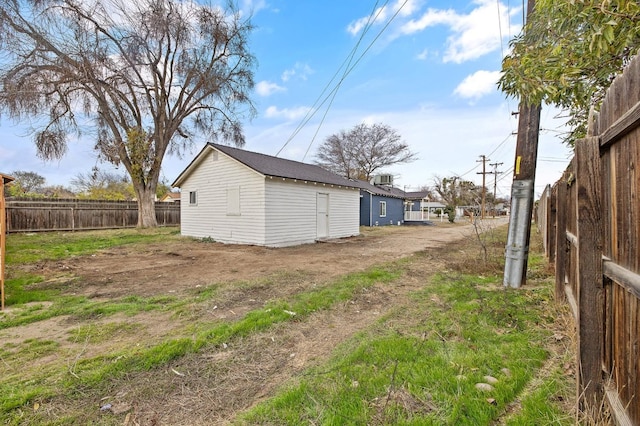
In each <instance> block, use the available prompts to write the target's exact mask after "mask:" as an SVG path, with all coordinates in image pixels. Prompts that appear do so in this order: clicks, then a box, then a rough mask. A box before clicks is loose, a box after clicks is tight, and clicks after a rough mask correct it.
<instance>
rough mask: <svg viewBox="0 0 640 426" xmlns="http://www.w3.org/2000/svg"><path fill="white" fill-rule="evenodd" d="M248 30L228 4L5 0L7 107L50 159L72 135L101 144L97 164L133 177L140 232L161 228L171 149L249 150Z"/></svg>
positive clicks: (0, 40)
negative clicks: (163, 175)
mask: <svg viewBox="0 0 640 426" xmlns="http://www.w3.org/2000/svg"><path fill="white" fill-rule="evenodd" d="M251 29H252V26H251V25H250V24H249V22H248V21H244V20H242V19H241V17H240V14H239V12H238V11H236V10H235V9H233V7H232V6H228V7H227V8H226V9H222V8H219V7H217V6H213V5H208V6H203V5H201V4H199V3H196V2H190V1H182V0H135V1H129V0H83V1H77V0H38V1H36V0H3V1H2V2H0V53H2V54H3V67H2V69H1V70H0V111H4V112H7V113H8V114H9V116H10V117H12V118H14V119H15V120H17V121H21V120H26V119H33V118H36V121H35V122H36V123H37V126H36V131H35V132H34V141H35V143H36V146H37V149H38V153H39V154H38V155H39V156H40V157H41V158H44V159H57V158H60V157H62V156H63V155H64V154H65V152H66V147H67V139H68V137H69V136H71V135H75V136H79V135H80V136H81V135H83V134H90V135H92V136H94V137H95V140H96V142H95V149H96V151H97V153H98V156H99V158H100V159H101V160H104V161H107V162H110V163H113V164H115V165H119V164H122V165H124V167H125V168H126V170H127V172H128V174H129V175H130V176H131V181H132V183H133V187H134V190H135V193H136V197H137V200H138V209H139V215H138V226H155V225H156V219H155V204H154V195H155V192H156V187H157V185H158V180H159V175H160V169H161V165H162V161H163V159H164V157H165V155H166V154H167V153H169V154H178V155H180V154H181V153H182V152H184V150H185V149H186V148H188V147H190V146H191V144H192V143H193V137H194V136H195V135H196V134H206V135H207V136H208V137H209V138H211V139H213V140H220V139H221V140H224V141H225V142H233V143H235V144H236V145H238V146H241V145H243V144H244V137H243V135H242V126H241V119H243V118H245V117H252V116H253V115H254V114H255V109H254V107H253V104H252V103H251V101H250V99H249V97H248V92H249V90H250V89H252V88H253V84H254V82H253V67H254V62H255V59H254V57H253V56H252V55H251V54H250V53H249V52H248V50H247V37H248V34H249V32H250V31H251Z"/></svg>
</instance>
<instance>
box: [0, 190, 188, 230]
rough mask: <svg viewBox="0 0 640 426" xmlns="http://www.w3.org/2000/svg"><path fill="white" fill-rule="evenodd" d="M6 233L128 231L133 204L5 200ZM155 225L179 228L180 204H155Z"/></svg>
mask: <svg viewBox="0 0 640 426" xmlns="http://www.w3.org/2000/svg"><path fill="white" fill-rule="evenodd" d="M6 216H7V218H6V220H7V231H8V232H38V231H79V230H89V229H107V228H132V227H135V226H136V225H137V223H138V205H137V203H136V202H135V201H105V200H78V199H40V198H8V199H7V201H6ZM156 220H157V221H158V225H160V226H167V225H179V224H180V204H178V203H175V204H174V203H161V202H156Z"/></svg>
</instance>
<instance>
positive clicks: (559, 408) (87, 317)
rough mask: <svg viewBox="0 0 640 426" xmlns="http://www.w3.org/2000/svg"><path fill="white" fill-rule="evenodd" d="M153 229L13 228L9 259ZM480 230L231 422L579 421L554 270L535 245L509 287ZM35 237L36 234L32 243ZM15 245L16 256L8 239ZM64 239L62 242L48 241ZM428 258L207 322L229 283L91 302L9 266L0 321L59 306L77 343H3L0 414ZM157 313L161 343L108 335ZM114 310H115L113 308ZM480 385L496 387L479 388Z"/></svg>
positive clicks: (94, 384)
mask: <svg viewBox="0 0 640 426" xmlns="http://www.w3.org/2000/svg"><path fill="white" fill-rule="evenodd" d="M154 231H156V232H157V233H158V234H157V235H156V234H154V232H153V231H150V230H145V231H137V230H127V231H122V232H123V234H120V232H121V231H117V232H115V234H117V235H118V236H117V237H110V236H108V235H102V234H96V235H94V236H89V237H87V236H83V235H80V233H78V234H71V235H70V236H67V235H62V236H60V239H62V243H60V239H58V238H55V237H53V236H51V235H49V236H46V235H44V234H36V235H33V236H32V235H29V236H26V235H25V236H22V238H23V239H26V240H28V243H26V242H24V243H23V242H19V241H18V240H19V238H17V236H10V237H12V238H14V237H15V238H16V240H15V241H14V242H13V243H12V246H13V247H12V250H14V251H13V253H12V256H13V257H12V262H13V263H12V265H14V266H18V265H23V264H28V263H34V262H39V261H41V260H45V259H60V258H64V257H67V256H74V255H77V254H80V253H83V254H88V253H92V252H93V251H95V250H99V249H103V248H107V247H113V246H116V245H121V244H133V243H141V244H142V243H145V242H157V241H166V240H171V239H173V238H174V235H175V232H176V231H175V230H172V229H158V230H154ZM107 234H108V233H107ZM483 235H484V236H483V237H482V238H484V240H482V239H481V238H480V237H479V238H478V239H477V241H476V240H474V241H467V242H466V243H465V244H462V245H460V246H457V245H456V246H452V248H451V249H450V250H449V251H448V252H446V253H445V255H446V256H447V265H446V268H445V269H443V270H442V271H441V272H440V273H438V274H435V275H433V276H428V277H424V286H423V288H422V290H420V291H416V292H414V293H413V294H411V295H410V300H409V301H408V302H406V303H404V304H401V305H396V306H394V307H392V309H391V310H390V311H389V312H387V313H386V314H385V315H384V316H382V317H381V318H380V319H379V320H378V321H377V322H376V323H375V324H373V325H372V326H371V327H369V328H368V329H366V330H364V331H363V332H361V333H360V334H358V335H357V336H355V337H354V338H352V339H350V340H348V341H346V342H343V343H342V344H341V345H339V346H338V347H337V348H336V349H335V351H334V353H333V355H332V356H331V358H330V359H329V360H327V361H326V362H325V363H323V364H322V365H320V366H317V367H314V368H312V369H309V370H306V371H304V372H303V373H302V374H301V375H300V376H299V377H297V378H296V379H295V380H293V381H292V382H290V383H286V384H284V385H283V386H282V388H281V389H280V391H279V392H277V393H276V394H275V395H273V396H272V397H271V398H269V399H266V400H264V401H263V402H262V403H261V404H259V405H257V406H255V407H254V408H252V409H250V410H248V411H246V412H244V413H241V414H240V416H239V417H238V418H237V419H236V421H235V423H237V424H251V425H253V424H264V425H276V424H277V425H287V424H291V425H298V424H323V425H343V424H353V425H356V424H357V425H359V424H371V425H386V424H399V425H478V424H509V425H528V424H531V425H534V424H557V425H565V424H566V425H568V424H573V418H572V416H571V413H570V412H568V410H567V407H566V405H567V401H570V400H571V396H570V395H571V393H572V392H573V391H574V388H573V387H572V385H571V382H570V380H568V379H567V376H566V372H565V371H563V364H562V363H558V362H556V360H554V357H558V356H559V355H557V354H555V353H554V348H553V345H552V343H553V342H554V339H553V338H552V337H551V336H552V334H553V330H554V327H557V324H556V319H557V317H558V311H557V307H555V304H554V303H553V301H552V299H551V298H552V283H553V280H552V279H551V277H550V276H549V271H548V268H547V267H546V262H545V261H544V257H543V256H542V255H540V254H539V252H536V250H539V247H536V246H535V245H533V246H532V254H531V257H530V262H529V267H530V269H531V271H530V274H529V276H530V277H531V280H530V283H529V284H530V285H528V286H526V287H524V288H522V289H520V290H513V289H508V288H507V289H505V288H504V287H503V286H502V278H501V275H500V272H501V268H502V265H501V264H500V261H501V260H502V258H501V256H500V255H498V254H496V253H497V251H502V250H503V249H504V239H505V236H504V233H502V234H500V233H495V232H494V233H491V234H487V235H485V234H483ZM32 237H36V238H37V239H39V240H36V239H34V240H30V239H31V238H32ZM66 238H68V240H66ZM73 238H76V240H73ZM91 240H96V241H91ZM97 240H99V241H100V242H99V241H97ZM480 242H482V243H483V244H484V248H483V249H482V250H478V244H479V243H480ZM21 244H22V247H24V249H25V250H26V253H24V254H23V253H21V252H20V253H19V251H20V250H19V249H15V248H16V247H17V246H20V245H21ZM58 244H59V245H60V246H61V247H57V248H56V247H54V246H56V245H58ZM485 249H486V250H485ZM428 261H429V259H428V256H426V255H419V254H418V255H414V256H411V257H408V258H405V259H401V260H399V261H395V262H392V263H385V264H381V265H378V266H375V267H372V268H370V269H368V270H366V271H363V272H358V273H352V274H348V275H345V276H342V277H339V278H337V279H335V280H332V281H329V282H322V283H321V285H319V286H317V287H314V288H312V289H311V290H304V291H303V290H300V292H298V293H295V294H290V295H289V296H287V297H285V298H282V299H279V300H272V301H270V302H269V303H268V304H267V305H266V306H263V307H260V308H259V309H254V310H252V311H249V312H247V313H246V314H245V315H244V316H242V317H241V318H239V319H236V320H215V321H203V320H201V319H200V318H199V317H198V315H197V313H198V312H206V310H207V309H208V308H209V307H210V305H209V303H210V302H211V300H213V299H214V298H215V297H217V296H218V295H219V294H220V290H221V287H223V285H216V286H210V287H202V288H198V289H195V290H193V291H191V292H188V293H185V294H181V295H179V296H161V297H140V296H129V297H123V298H120V299H115V300H111V301H96V300H91V299H88V298H85V297H77V296H68V295H62V293H61V292H60V291H59V290H41V289H38V283H39V282H41V281H42V280H43V278H42V277H39V276H37V275H30V274H28V273H23V272H20V271H21V270H20V269H19V268H18V269H15V268H14V271H15V270H17V271H18V272H14V276H13V277H11V279H10V280H9V281H8V283H7V284H8V287H9V290H10V299H8V300H11V304H12V312H11V314H10V315H5V316H3V317H1V318H0V330H2V329H5V330H6V329H10V328H12V327H16V326H19V325H28V324H32V323H36V322H38V321H43V320H46V319H50V318H55V317H63V316H65V318H66V319H65V320H67V321H72V322H74V323H77V324H78V326H77V327H75V328H73V329H72V331H71V332H70V333H69V335H68V337H67V341H63V346H64V345H73V344H75V345H76V347H74V349H73V350H72V351H70V350H69V349H68V348H67V349H65V348H62V347H61V345H60V343H56V342H54V341H50V340H44V339H41V340H37V339H32V340H27V341H24V342H22V343H21V344H19V345H18V344H7V345H5V346H4V347H3V348H2V350H0V363H1V362H4V363H6V365H7V366H10V367H11V368H10V369H8V370H7V371H8V373H7V374H5V375H3V376H2V378H0V395H1V396H0V422H2V423H3V424H22V423H24V422H27V423H31V424H41V423H38V422H37V416H36V415H35V414H34V413H35V411H36V410H35V409H34V407H35V405H36V404H39V403H40V402H43V401H47V400H49V399H51V398H53V397H55V398H63V399H64V398H69V399H73V398H77V396H78V395H90V396H92V397H94V398H95V397H96V396H97V395H105V394H108V393H109V392H111V391H112V386H113V383H114V381H116V380H120V379H122V378H124V377H127V375H128V374H132V373H135V372H140V371H150V370H151V371H158V372H161V371H163V369H166V368H167V366H168V365H170V364H171V363H172V362H173V361H175V360H176V359H179V358H181V357H184V356H185V355H188V354H193V353H198V352H201V351H206V350H209V349H211V348H212V347H216V346H221V345H224V344H226V343H231V342H233V341H234V340H235V339H242V338H245V337H247V336H251V335H253V334H256V333H260V332H263V331H265V330H269V329H270V328H272V327H274V326H275V325H277V324H282V323H285V322H298V321H305V320H306V319H307V317H309V316H310V315H311V314H313V313H314V312H318V311H321V310H326V309H330V308H332V307H335V306H337V305H339V304H340V303H344V302H346V301H349V300H352V299H353V298H355V297H356V296H357V295H358V294H360V293H361V292H362V291H364V290H366V289H367V288H370V287H371V286H374V285H383V286H388V287H389V288H393V286H394V285H400V284H402V280H404V279H407V276H408V274H415V272H416V271H418V270H419V269H420V264H421V262H428ZM298 279H301V277H299V276H297V275H296V274H295V273H291V274H283V275H279V276H270V277H265V279H264V281H263V282H260V281H259V280H258V281H256V282H238V283H225V284H224V286H237V287H241V288H244V289H249V290H250V289H251V288H252V287H254V286H255V287H260V286H261V285H277V284H278V282H280V281H283V282H284V281H291V280H293V281H296V280H298ZM8 293H9V292H8ZM152 311H155V312H156V313H162V314H163V315H165V317H167V318H175V319H176V321H177V325H176V327H175V329H174V330H172V331H171V333H169V334H167V335H164V336H163V337H162V338H160V339H157V340H151V339H147V340H141V341H139V342H137V344H135V345H120V346H117V345H115V346H113V347H109V346H108V343H109V342H111V341H114V340H118V338H119V337H120V336H126V335H134V336H135V335H136V334H137V333H140V332H142V331H143V330H144V326H143V325H141V324H140V323H135V322H128V321H127V320H126V319H125V320H123V319H122V316H125V317H127V316H130V317H135V316H136V315H137V314H140V313H144V312H152ZM116 314H121V316H118V317H117V319H111V317H113V316H115V315H116ZM94 320H100V321H99V322H95V321H94ZM8 331H9V332H11V330H8ZM550 342H551V344H550ZM102 344H104V345H105V346H104V347H105V349H104V350H101V351H93V352H91V354H90V355H85V354H84V350H85V347H84V346H87V347H91V346H92V345H102ZM83 345H84V346H83ZM65 351H66V352H65ZM50 356H52V357H55V356H61V357H63V359H65V360H66V362H64V363H51V362H43V360H44V359H45V358H47V357H50ZM560 358H561V357H560ZM562 361H563V362H566V361H567V359H566V358H564V359H562ZM28 367H29V368H28ZM25 372H28V374H26V373H25ZM481 383H484V384H486V385H491V388H490V389H489V388H486V389H484V390H483V389H479V388H478V387H477V385H478V384H481ZM30 415H32V417H30ZM92 418H93V421H90V422H87V421H86V417H82V419H83V420H82V421H80V420H79V419H76V418H74V414H64V415H63V417H60V418H57V420H55V422H54V423H50V424H56V422H57V424H73V423H78V422H80V423H82V424H87V423H91V424H107V423H108V422H112V423H108V424H115V423H114V422H116V420H117V419H116V418H111V419H110V420H109V419H106V418H101V417H92ZM31 420H33V421H31ZM103 422H107V423H103ZM118 424H121V422H119V423H118Z"/></svg>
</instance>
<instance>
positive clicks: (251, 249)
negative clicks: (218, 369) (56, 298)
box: [36, 218, 507, 298]
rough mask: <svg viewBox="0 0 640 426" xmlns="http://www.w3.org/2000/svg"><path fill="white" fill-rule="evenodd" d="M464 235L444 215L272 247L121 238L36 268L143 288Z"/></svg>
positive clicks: (367, 256)
mask: <svg viewBox="0 0 640 426" xmlns="http://www.w3.org/2000/svg"><path fill="white" fill-rule="evenodd" d="M505 223H507V220H506V219H505V218H502V219H495V220H487V221H486V222H485V224H484V225H482V227H484V228H486V227H490V226H495V225H501V224H505ZM471 235H473V227H472V226H471V225H457V224H456V225H450V224H448V223H446V222H445V223H442V224H440V223H439V224H437V226H403V227H378V228H369V229H366V230H365V233H364V234H363V235H360V236H358V237H353V238H344V239H339V240H333V241H329V242H324V243H318V244H306V245H302V246H296V247H286V248H278V249H273V248H266V247H257V246H237V245H224V244H220V243H204V242H203V243H198V242H194V241H192V240H185V241H182V242H178V243H176V244H172V245H167V244H150V245H147V246H144V247H140V246H124V247H121V248H118V249H111V250H105V251H102V252H99V253H97V254H95V255H92V256H83V257H77V258H71V259H67V260H64V261H60V262H55V263H50V262H49V263H43V264H40V265H37V266H36V268H38V269H39V273H44V274H45V275H48V276H51V277H52V281H53V282H54V283H55V281H56V280H57V281H60V278H59V277H60V276H62V277H64V276H68V275H69V274H73V275H75V276H79V277H82V280H81V281H79V282H76V283H74V284H73V290H72V291H73V293H76V294H80V295H86V296H89V297H94V298H96V297H97V298H113V297H121V296H124V295H140V296H150V295H159V294H170V293H180V292H181V291H184V290H188V289H193V288H196V287H197V286H205V285H211V284H215V283H220V282H229V281H248V280H253V279H258V278H264V277H265V276H268V275H272V274H276V273H280V272H287V273H292V272H295V271H303V272H304V273H307V274H308V273H312V274H318V275H320V276H322V277H324V278H327V277H332V276H337V275H342V274H345V273H348V272H353V271H359V270H364V269H366V268H368V267H369V266H371V265H373V264H376V263H382V262H385V261H390V260H393V259H397V258H401V257H404V256H407V255H408V254H410V253H415V252H417V251H420V250H424V249H426V248H436V247H444V246H445V245H446V243H447V242H449V241H453V240H456V239H460V238H463V237H465V236H471Z"/></svg>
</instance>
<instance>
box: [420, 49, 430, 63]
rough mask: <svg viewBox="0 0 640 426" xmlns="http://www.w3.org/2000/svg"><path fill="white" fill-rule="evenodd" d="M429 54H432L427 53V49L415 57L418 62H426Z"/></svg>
mask: <svg viewBox="0 0 640 426" xmlns="http://www.w3.org/2000/svg"><path fill="white" fill-rule="evenodd" d="M430 54H432V52H429V50H428V49H424V50H423V51H422V52H420V53H418V54H417V55H416V59H417V60H419V61H426V60H427V59H428V58H429V55H430Z"/></svg>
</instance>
